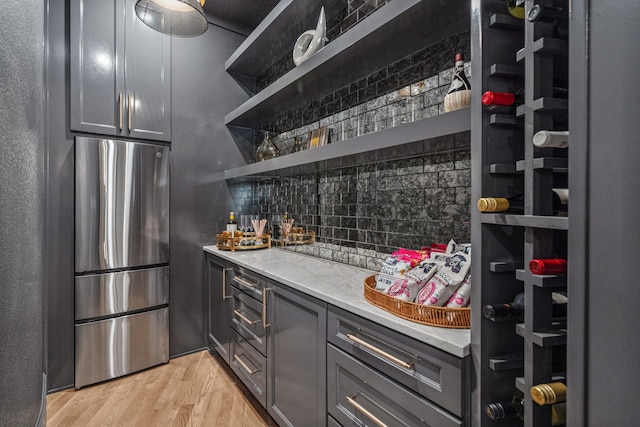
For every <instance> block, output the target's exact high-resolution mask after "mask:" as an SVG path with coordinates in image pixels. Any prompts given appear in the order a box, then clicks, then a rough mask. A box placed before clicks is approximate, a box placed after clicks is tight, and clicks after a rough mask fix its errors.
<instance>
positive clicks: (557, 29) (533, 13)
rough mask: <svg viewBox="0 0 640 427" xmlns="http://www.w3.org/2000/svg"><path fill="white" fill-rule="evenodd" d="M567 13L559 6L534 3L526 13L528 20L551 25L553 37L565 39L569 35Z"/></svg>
mask: <svg viewBox="0 0 640 427" xmlns="http://www.w3.org/2000/svg"><path fill="white" fill-rule="evenodd" d="M568 19H569V16H568V13H567V11H566V10H565V9H563V8H561V7H551V6H542V5H540V4H534V5H533V6H531V9H529V13H527V21H529V22H547V23H550V24H552V25H553V32H554V34H553V35H554V37H557V38H560V39H564V40H566V39H567V38H568V36H569V28H568V24H567V23H568Z"/></svg>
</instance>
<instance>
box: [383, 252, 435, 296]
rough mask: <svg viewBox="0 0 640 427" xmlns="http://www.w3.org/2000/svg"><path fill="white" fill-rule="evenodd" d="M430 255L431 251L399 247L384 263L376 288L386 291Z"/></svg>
mask: <svg viewBox="0 0 640 427" xmlns="http://www.w3.org/2000/svg"><path fill="white" fill-rule="evenodd" d="M428 257H429V251H414V250H410V249H402V248H400V249H398V250H397V251H395V252H394V253H392V254H391V256H389V257H387V258H386V259H385V260H384V262H383V263H382V267H381V268H380V274H378V276H377V278H376V289H377V290H379V291H382V292H386V291H387V290H388V289H389V287H390V286H391V285H393V283H394V282H395V281H396V280H397V279H401V278H403V277H404V275H405V274H406V273H407V272H408V271H409V270H411V269H412V268H414V267H415V266H417V265H418V263H420V261H422V260H424V259H425V258H428Z"/></svg>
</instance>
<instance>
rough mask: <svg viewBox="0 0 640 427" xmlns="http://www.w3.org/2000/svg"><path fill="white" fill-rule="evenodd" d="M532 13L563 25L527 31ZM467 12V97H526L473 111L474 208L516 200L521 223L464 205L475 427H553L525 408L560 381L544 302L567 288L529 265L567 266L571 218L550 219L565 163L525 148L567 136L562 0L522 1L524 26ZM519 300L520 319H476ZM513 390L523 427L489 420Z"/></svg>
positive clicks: (499, 14)
mask: <svg viewBox="0 0 640 427" xmlns="http://www.w3.org/2000/svg"><path fill="white" fill-rule="evenodd" d="M534 4H538V5H541V6H543V7H544V8H547V10H549V8H552V9H553V10H556V11H557V10H559V11H561V12H562V13H563V14H564V15H566V16H563V17H561V19H560V20H558V21H556V22H555V23H550V22H546V21H544V20H539V21H536V22H529V21H528V20H527V19H526V16H527V13H528V12H529V10H531V8H532V7H533V6H534ZM472 8H473V10H472V23H471V38H472V40H471V46H472V58H473V62H472V75H473V76H478V77H476V78H475V81H477V83H476V84H475V85H474V88H473V91H474V92H473V98H474V99H475V100H479V99H480V98H481V96H482V94H483V92H485V91H496V92H512V93H516V92H517V91H519V90H521V91H523V94H524V101H523V103H522V104H520V105H518V106H517V107H515V108H512V109H511V110H509V111H504V110H500V109H492V108H490V107H487V106H483V105H482V104H481V103H480V102H477V101H474V102H473V103H472V113H471V115H472V118H471V150H472V175H473V179H472V199H473V200H477V199H478V198H480V197H508V196H513V195H516V194H524V214H522V215H512V214H509V213H492V214H486V213H485V214H483V213H480V212H479V211H478V210H477V209H475V206H472V224H473V228H472V245H473V248H474V264H473V267H472V277H473V278H474V290H473V291H474V293H473V295H472V322H471V323H472V351H473V356H474V363H475V368H476V375H477V386H476V389H475V391H474V395H473V398H472V414H473V417H474V419H473V425H478V426H522V425H524V426H527V427H541V426H551V425H552V418H551V417H552V413H551V406H550V405H546V406H540V405H538V404H536V403H535V402H533V401H532V399H531V397H530V394H529V389H530V388H531V387H532V386H534V385H536V384H540V383H548V382H552V381H557V380H561V381H566V370H567V361H566V346H567V330H566V322H563V321H560V322H559V321H558V319H553V318H552V293H553V292H564V293H567V295H568V287H567V280H566V276H562V275H534V274H532V273H531V272H530V271H529V268H528V264H529V261H531V259H534V258H567V255H568V254H567V234H568V231H569V218H568V217H567V216H554V215H553V199H552V189H553V188H568V174H569V168H568V163H569V162H568V150H567V149H559V148H539V147H536V146H534V145H533V142H532V139H533V135H534V134H535V133H536V132H537V131H539V130H567V129H568V99H567V96H568V91H567V90H564V89H568V40H567V39H566V38H567V37H568V34H567V32H566V31H559V28H558V23H560V24H562V25H565V27H564V28H563V29H565V28H566V24H567V23H568V18H569V17H568V12H567V11H568V1H567V0H537V1H533V0H526V2H525V11H526V13H525V19H518V18H516V17H513V16H512V15H510V14H509V11H508V9H507V5H506V0H479V1H478V2H474V4H473V6H472ZM476 8H477V9H476ZM565 19H566V20H565ZM558 87H560V88H562V89H563V90H558ZM520 292H524V294H525V310H524V316H523V318H521V319H516V320H512V321H511V320H507V321H492V320H489V319H487V318H484V317H483V316H482V307H483V306H484V305H487V304H501V303H507V302H510V301H512V300H513V297H514V296H515V295H516V294H518V293H520ZM569 300H570V297H569ZM516 388H517V389H519V390H521V391H522V392H523V393H524V395H525V398H524V422H523V421H521V420H520V419H518V418H512V419H503V420H492V419H490V418H489V417H488V416H487V414H485V407H486V406H487V404H489V403H491V402H496V401H509V400H511V396H512V395H513V393H514V391H515V389H516Z"/></svg>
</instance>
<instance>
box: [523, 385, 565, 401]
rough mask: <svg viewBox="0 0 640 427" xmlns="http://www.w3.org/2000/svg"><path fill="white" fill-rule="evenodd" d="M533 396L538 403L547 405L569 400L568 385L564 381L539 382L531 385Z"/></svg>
mask: <svg viewBox="0 0 640 427" xmlns="http://www.w3.org/2000/svg"><path fill="white" fill-rule="evenodd" d="M531 398H532V399H533V401H534V402H536V403H537V404H538V405H547V404H551V403H556V402H564V401H566V400H567V386H566V385H564V384H563V383H560V382H557V383H549V384H538V385H535V386H533V387H531Z"/></svg>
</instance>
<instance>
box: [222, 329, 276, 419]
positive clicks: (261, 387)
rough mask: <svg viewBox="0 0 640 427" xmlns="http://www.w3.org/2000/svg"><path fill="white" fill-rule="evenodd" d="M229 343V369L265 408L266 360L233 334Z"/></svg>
mask: <svg viewBox="0 0 640 427" xmlns="http://www.w3.org/2000/svg"><path fill="white" fill-rule="evenodd" d="M233 335H234V339H233V341H231V357H230V364H231V369H233V371H234V372H235V373H236V375H238V377H239V378H240V380H241V381H242V382H243V383H244V385H246V386H247V388H249V390H250V391H251V393H252V394H253V395H254V396H255V397H256V399H258V402H260V404H261V405H262V406H263V407H264V408H266V407H267V359H266V358H265V357H264V356H263V355H262V354H260V353H259V352H257V351H256V349H255V348H253V347H252V346H251V345H250V344H249V343H248V342H247V341H246V340H245V339H244V338H242V337H241V336H240V335H238V334H237V333H234V334H233Z"/></svg>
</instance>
